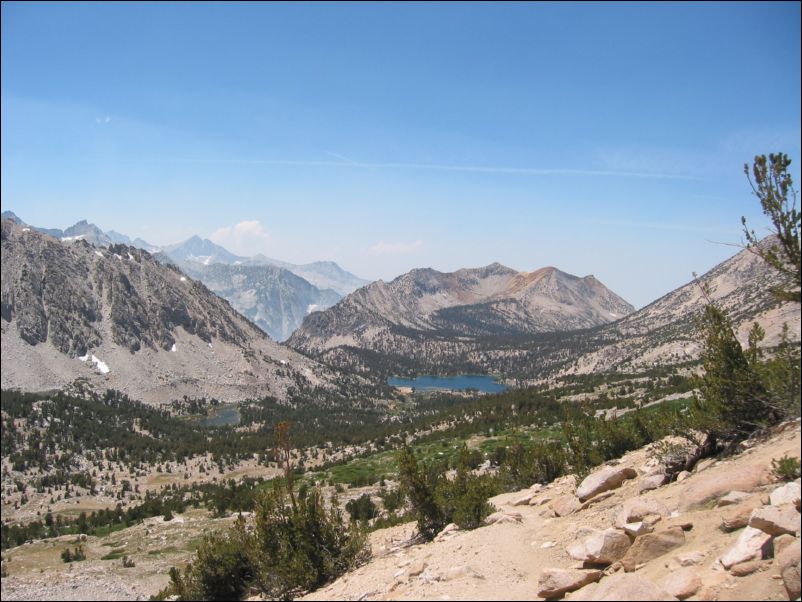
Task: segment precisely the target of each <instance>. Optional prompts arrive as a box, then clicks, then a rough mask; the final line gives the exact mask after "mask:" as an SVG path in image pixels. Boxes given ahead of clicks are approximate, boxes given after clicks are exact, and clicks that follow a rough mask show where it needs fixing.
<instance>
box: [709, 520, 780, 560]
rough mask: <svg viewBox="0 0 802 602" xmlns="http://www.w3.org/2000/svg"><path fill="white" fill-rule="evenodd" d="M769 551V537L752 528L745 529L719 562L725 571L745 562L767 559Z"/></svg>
mask: <svg viewBox="0 0 802 602" xmlns="http://www.w3.org/2000/svg"><path fill="white" fill-rule="evenodd" d="M770 549H771V535H769V534H768V533H765V532H763V531H761V530H760V529H755V528H754V527H746V528H745V529H744V530H743V531H742V532H741V534H740V535H739V536H738V540H737V541H736V542H735V545H734V546H732V547H731V548H730V549H729V550H728V551H727V553H726V554H724V556H722V557H721V558H720V559H719V560H720V561H721V564H722V565H724V568H725V569H729V568H730V567H731V566H734V565H736V564H739V563H741V562H746V561H747V560H757V559H759V558H764V557H767V556H768V554H769V550H770Z"/></svg>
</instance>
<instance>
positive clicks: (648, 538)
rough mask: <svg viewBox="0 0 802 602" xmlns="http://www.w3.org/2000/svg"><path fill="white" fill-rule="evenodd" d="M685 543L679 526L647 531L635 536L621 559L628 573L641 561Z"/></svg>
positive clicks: (683, 534) (665, 552)
mask: <svg viewBox="0 0 802 602" xmlns="http://www.w3.org/2000/svg"><path fill="white" fill-rule="evenodd" d="M684 544H685V532H684V531H683V530H682V528H681V527H672V528H670V529H666V530H664V531H658V532H656V533H647V534H646V535H641V536H640V537H638V538H636V539H635V541H634V543H633V544H632V547H631V548H629V551H627V553H626V556H624V558H622V559H621V564H623V565H624V570H625V571H627V572H628V573H630V572H632V571H634V570H635V568H636V567H637V566H638V565H639V564H642V563H646V562H649V561H650V560H653V559H655V558H659V557H660V556H662V555H663V554H667V553H668V552H670V551H671V550H673V549H675V548H679V547H680V546H682V545H684Z"/></svg>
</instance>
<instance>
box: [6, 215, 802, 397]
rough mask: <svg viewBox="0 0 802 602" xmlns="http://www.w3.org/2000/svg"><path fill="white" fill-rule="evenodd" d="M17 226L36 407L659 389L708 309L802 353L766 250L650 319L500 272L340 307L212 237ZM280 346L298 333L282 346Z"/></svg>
mask: <svg viewBox="0 0 802 602" xmlns="http://www.w3.org/2000/svg"><path fill="white" fill-rule="evenodd" d="M7 215H8V214H7V213H4V217H5V216H7ZM9 217H11V218H12V219H8V220H7V219H4V220H3V277H2V328H3V366H4V369H3V386H14V387H20V388H23V389H26V390H27V389H31V388H33V389H46V388H60V387H63V386H65V385H66V384H69V383H70V382H72V381H73V380H74V379H75V378H76V377H81V378H86V379H88V380H89V381H91V382H92V383H94V384H95V385H98V386H103V387H110V386H113V387H114V388H119V389H120V390H123V391H126V392H130V393H131V394H132V396H134V397H138V398H142V399H146V400H165V399H169V398H171V397H172V398H174V397H175V396H180V395H192V396H197V395H209V396H216V397H218V398H226V399H237V398H243V397H248V396H253V395H256V394H271V395H275V396H277V397H287V394H288V391H290V390H297V386H299V383H300V384H301V385H303V386H311V387H314V386H318V385H319V386H326V383H333V382H337V381H338V379H339V378H340V377H341V376H342V375H343V374H346V375H347V374H355V373H357V374H361V375H363V376H367V377H368V378H370V379H372V380H373V382H374V383H378V382H380V381H382V380H383V379H384V377H386V376H390V375H410V374H421V373H431V374H449V373H452V374H453V373H458V372H461V373H465V372H468V373H495V374H500V375H502V376H503V377H505V378H506V379H507V381H508V382H513V381H514V382H517V383H519V384H522V385H523V384H526V383H536V382H541V381H542V380H543V379H548V378H554V377H561V376H570V375H573V374H585V373H597V372H604V371H619V372H626V373H643V372H645V371H649V370H651V369H653V368H655V367H664V366H671V365H674V366H680V365H684V364H688V363H690V362H694V361H696V360H697V359H698V357H699V352H700V339H699V335H698V332H697V329H696V318H697V317H698V316H699V315H700V314H701V311H702V309H703V307H704V306H705V304H706V303H707V302H708V300H711V301H713V302H714V303H716V304H717V305H718V306H719V307H721V308H722V309H724V310H725V311H726V312H727V314H728V315H729V316H730V318H731V319H732V320H733V323H734V325H735V326H736V328H737V331H738V334H739V336H740V338H741V339H742V341H745V340H746V333H747V331H748V329H749V327H750V326H751V324H752V322H753V321H757V322H758V323H760V324H761V325H762V326H763V327H764V329H765V330H766V333H767V337H766V341H765V344H766V345H769V346H770V345H774V344H776V343H777V342H778V341H779V338H780V334H781V332H782V329H783V325H785V324H787V325H788V327H789V335H790V338H791V339H792V340H799V339H800V316H799V312H798V309H795V308H794V307H793V306H792V305H789V304H785V305H780V304H778V303H777V302H776V301H775V299H774V297H773V295H772V294H771V290H772V288H774V287H776V286H778V285H779V284H780V280H779V276H778V274H777V272H775V271H774V270H772V269H770V268H768V267H767V266H766V264H765V262H763V261H762V260H761V259H760V258H759V257H758V256H757V255H755V254H754V253H751V252H749V251H742V252H740V253H738V254H737V255H735V256H733V257H732V258H730V259H729V260H727V261H725V262H723V263H721V264H720V265H718V266H716V267H715V268H713V269H712V270H710V271H709V272H708V273H706V274H705V275H703V276H702V277H700V278H699V279H698V280H697V281H694V282H691V283H689V284H687V285H685V286H683V287H680V288H679V289H677V290H675V291H672V292H671V293H669V294H667V295H665V296H663V297H661V298H660V299H658V300H657V301H655V302H653V303H652V304H650V305H648V306H647V307H644V308H643V309H641V310H638V311H633V309H634V308H633V307H632V306H631V305H629V304H628V303H627V302H626V301H624V300H623V299H621V298H620V297H618V296H617V295H616V294H615V293H613V292H611V291H610V290H609V289H607V288H606V287H605V286H604V285H603V284H602V283H601V282H599V281H598V280H597V279H596V278H595V277H594V276H585V277H582V278H580V277H577V276H572V275H570V274H566V273H565V272H562V271H560V270H559V269H557V268H554V267H546V268H541V269H538V270H534V271H532V272H517V271H515V270H512V269H510V268H508V267H505V266H503V265H501V264H498V263H494V264H490V265H488V266H485V267H482V268H473V269H463V270H458V271H456V272H453V273H442V272H438V271H436V270H433V269H429V268H424V269H414V270H411V271H410V272H408V273H406V274H403V275H401V276H399V277H398V278H396V279H394V280H392V281H391V282H383V281H377V282H374V283H371V284H367V285H366V286H362V287H361V288H358V289H356V290H354V291H352V292H350V293H348V294H346V296H345V297H343V298H340V295H341V293H340V291H344V292H345V291H348V288H349V287H350V286H353V285H355V284H357V283H358V281H359V279H358V278H357V277H355V276H353V275H352V274H348V273H347V272H345V271H344V270H342V269H341V268H339V266H337V265H336V264H332V263H329V262H318V263H316V264H307V265H305V266H294V267H295V268H304V269H306V270H307V271H309V272H313V273H316V274H318V275H319V276H320V277H321V278H323V277H324V276H325V277H327V278H329V279H330V280H329V282H334V281H336V282H337V283H339V285H340V286H342V287H343V288H340V289H339V290H336V289H334V288H328V289H321V288H319V287H317V286H315V285H314V284H312V283H311V282H309V281H308V280H305V279H303V278H302V277H300V276H298V275H296V274H293V273H292V272H291V271H290V270H289V269H288V268H287V267H282V266H281V265H274V264H270V263H267V262H268V261H272V260H268V259H267V258H265V257H261V256H257V257H250V258H249V257H241V256H237V255H235V254H232V253H230V252H228V251H227V250H226V249H224V248H223V247H220V246H219V245H216V244H215V243H213V242H211V241H209V240H204V239H201V238H199V237H193V238H191V239H189V240H187V241H185V242H184V243H182V244H179V245H172V246H170V247H167V248H164V249H157V250H156V251H154V252H150V251H145V250H143V249H142V248H141V247H142V246H144V245H147V243H145V242H144V241H141V240H140V241H130V239H128V238H127V237H125V236H124V235H122V234H119V233H115V232H103V231H102V230H100V229H99V228H97V227H96V226H94V225H93V224H89V223H87V222H86V221H82V222H79V223H78V224H75V225H74V226H72V227H71V228H68V229H66V230H63V231H62V230H41V229H37V228H34V227H32V226H27V225H25V224H24V223H22V222H21V220H19V218H17V217H16V216H13V214H11V215H10V216H9ZM37 230H38V231H37ZM120 240H122V241H125V240H129V241H130V244H129V243H120V242H115V241H120ZM90 241H94V242H90ZM763 244H771V241H770V240H767V241H765V242H764V243H763ZM137 247H139V248H137ZM151 248H152V246H151ZM274 263H280V262H274ZM282 265H286V266H291V267H293V266H292V264H282ZM318 282H323V281H322V280H319V281H318ZM349 283H350V284H349ZM703 289H706V290H707V291H709V292H707V293H704V292H703ZM214 293H217V294H218V295H220V296H222V297H223V298H224V299H226V300H223V299H221V298H219V297H218V296H217V295H215V294H214ZM298 324H300V327H298V328H297V329H296V326H297V325H298ZM255 325H258V327H259V328H256V326H255ZM260 329H261V330H260ZM264 333H269V334H270V336H272V337H273V339H275V340H283V339H285V338H286V337H287V336H288V335H290V333H292V334H291V336H289V339H288V340H287V342H286V345H278V344H276V343H275V342H274V341H271V340H270V339H269V338H268V337H266V336H265V334H264ZM210 345H211V346H210ZM182 351H186V352H187V353H186V354H183V353H182ZM298 352H300V353H298ZM90 357H91V358H92V362H89V359H90ZM76 358H82V359H84V360H86V361H85V362H77V361H76ZM7 366H10V368H8V367H7ZM349 378H350V377H349Z"/></svg>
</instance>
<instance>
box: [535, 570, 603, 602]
mask: <svg viewBox="0 0 802 602" xmlns="http://www.w3.org/2000/svg"><path fill="white" fill-rule="evenodd" d="M601 578H602V572H601V571H582V570H578V569H543V572H542V573H541V574H540V578H539V579H538V582H537V590H538V591H537V595H538V596H540V597H541V598H556V597H558V596H562V595H563V594H565V593H567V592H572V591H575V590H578V589H580V588H582V587H585V586H586V585H587V584H588V583H594V582H596V581H598V580H599V579H601Z"/></svg>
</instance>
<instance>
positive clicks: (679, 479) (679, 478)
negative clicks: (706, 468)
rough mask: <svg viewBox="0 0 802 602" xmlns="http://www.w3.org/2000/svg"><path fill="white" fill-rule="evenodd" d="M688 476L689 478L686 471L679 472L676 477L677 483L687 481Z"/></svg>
mask: <svg viewBox="0 0 802 602" xmlns="http://www.w3.org/2000/svg"><path fill="white" fill-rule="evenodd" d="M689 476H691V473H689V472H688V471H687V470H683V471H681V472H680V473H679V474H678V475H677V483H682V481H684V480H685V479H687V478H688V477H689Z"/></svg>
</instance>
